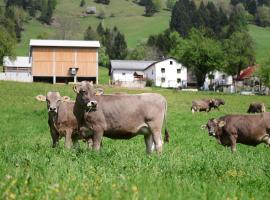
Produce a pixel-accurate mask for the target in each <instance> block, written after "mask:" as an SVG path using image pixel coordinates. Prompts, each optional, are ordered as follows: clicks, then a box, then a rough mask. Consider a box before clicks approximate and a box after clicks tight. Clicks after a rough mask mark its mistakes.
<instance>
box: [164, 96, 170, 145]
mask: <svg viewBox="0 0 270 200" xmlns="http://www.w3.org/2000/svg"><path fill="white" fill-rule="evenodd" d="M164 121H165V137H164V141H165V142H169V139H170V134H169V131H168V129H167V102H166V101H165V112H164Z"/></svg>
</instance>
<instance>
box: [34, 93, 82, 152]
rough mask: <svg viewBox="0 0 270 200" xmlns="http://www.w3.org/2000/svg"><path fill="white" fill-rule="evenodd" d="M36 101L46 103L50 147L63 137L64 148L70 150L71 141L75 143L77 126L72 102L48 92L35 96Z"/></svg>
mask: <svg viewBox="0 0 270 200" xmlns="http://www.w3.org/2000/svg"><path fill="white" fill-rule="evenodd" d="M36 99H37V100H38V101H47V108H48V124H49V127H50V132H51V137H52V143H53V144H52V147H55V146H56V145H57V144H58V142H59V138H61V137H65V147H66V148H70V147H71V146H72V144H73V141H74V142H76V141H77V137H78V136H79V134H78V131H77V130H78V124H77V120H76V117H75V116H74V114H73V108H74V104H75V103H74V102H71V101H69V100H70V98H69V97H67V96H64V97H61V96H60V93H59V92H48V93H47V95H46V97H45V96H44V95H38V96H36Z"/></svg>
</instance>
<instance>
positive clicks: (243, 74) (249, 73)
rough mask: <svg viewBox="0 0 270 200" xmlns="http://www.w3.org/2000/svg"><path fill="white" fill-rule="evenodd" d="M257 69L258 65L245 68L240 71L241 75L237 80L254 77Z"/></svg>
mask: <svg viewBox="0 0 270 200" xmlns="http://www.w3.org/2000/svg"><path fill="white" fill-rule="evenodd" d="M255 70H256V66H249V67H247V68H245V69H243V70H242V71H241V72H240V75H239V76H238V77H237V80H244V79H248V78H250V77H252V76H253V74H254V72H255Z"/></svg>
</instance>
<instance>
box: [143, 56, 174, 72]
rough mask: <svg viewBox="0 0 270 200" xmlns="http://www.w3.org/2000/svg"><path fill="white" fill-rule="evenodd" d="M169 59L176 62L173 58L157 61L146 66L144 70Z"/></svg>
mask: <svg viewBox="0 0 270 200" xmlns="http://www.w3.org/2000/svg"><path fill="white" fill-rule="evenodd" d="M169 59H172V60H174V61H176V59H175V58H173V57H169V58H163V59H162V60H158V61H155V62H153V63H151V64H150V65H149V66H147V67H146V68H145V70H146V69H148V68H149V67H151V66H153V65H155V64H157V63H160V62H163V61H165V60H169Z"/></svg>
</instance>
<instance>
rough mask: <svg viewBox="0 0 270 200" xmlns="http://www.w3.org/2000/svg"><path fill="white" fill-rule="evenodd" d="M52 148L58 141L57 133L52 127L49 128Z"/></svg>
mask: <svg viewBox="0 0 270 200" xmlns="http://www.w3.org/2000/svg"><path fill="white" fill-rule="evenodd" d="M51 137H52V148H55V147H56V146H57V145H58V143H59V135H58V133H57V132H56V130H55V129H54V128H51Z"/></svg>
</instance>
